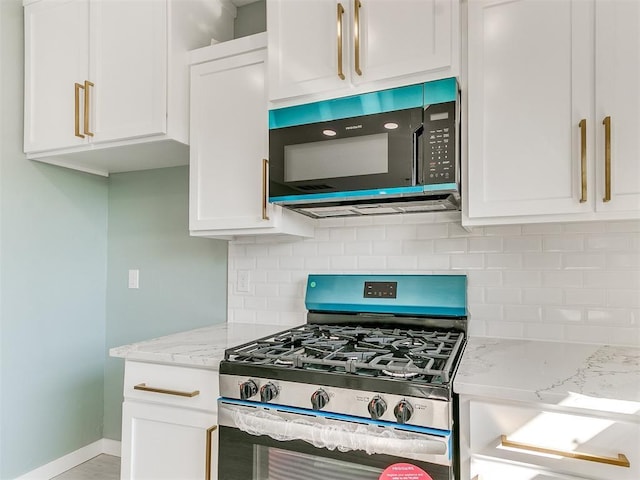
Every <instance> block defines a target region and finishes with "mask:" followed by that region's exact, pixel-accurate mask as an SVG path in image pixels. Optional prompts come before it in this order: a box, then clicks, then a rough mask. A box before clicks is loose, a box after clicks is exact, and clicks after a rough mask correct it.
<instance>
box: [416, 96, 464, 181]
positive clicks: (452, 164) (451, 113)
mask: <svg viewBox="0 0 640 480" xmlns="http://www.w3.org/2000/svg"><path fill="white" fill-rule="evenodd" d="M455 108H456V104H455V102H447V103H439V104H436V105H430V106H429V107H428V108H427V109H426V110H425V111H424V133H423V136H424V157H423V162H424V163H423V171H422V180H423V183H424V184H427V185H433V184H437V183H450V182H455V181H456V110H455Z"/></svg>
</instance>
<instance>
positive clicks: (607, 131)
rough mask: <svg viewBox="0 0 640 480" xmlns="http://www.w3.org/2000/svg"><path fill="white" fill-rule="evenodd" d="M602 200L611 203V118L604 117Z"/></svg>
mask: <svg viewBox="0 0 640 480" xmlns="http://www.w3.org/2000/svg"><path fill="white" fill-rule="evenodd" d="M602 124H603V125H604V198H603V199H602V201H603V202H609V201H611V117H609V116H607V117H604V120H602Z"/></svg>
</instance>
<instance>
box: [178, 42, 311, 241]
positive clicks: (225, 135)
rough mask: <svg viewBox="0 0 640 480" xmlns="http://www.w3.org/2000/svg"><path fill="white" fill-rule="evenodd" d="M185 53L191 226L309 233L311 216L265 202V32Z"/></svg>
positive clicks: (196, 230) (231, 232) (202, 232)
mask: <svg viewBox="0 0 640 480" xmlns="http://www.w3.org/2000/svg"><path fill="white" fill-rule="evenodd" d="M191 59H192V63H193V65H192V67H191V152H190V157H191V161H190V166H189V178H190V185H189V229H190V231H191V234H192V235H197V236H205V237H227V238H228V237H233V236H236V235H260V234H292V235H300V236H312V235H313V227H312V225H311V219H309V218H307V217H303V216H302V215H300V214H297V213H293V212H291V211H288V210H284V209H283V208H282V207H280V206H277V205H271V204H269V203H268V202H267V198H268V153H269V147H268V127H269V120H268V113H267V97H266V86H265V76H266V71H265V70H266V66H265V62H266V59H267V53H266V34H265V33H262V34H258V35H252V36H249V37H243V38H240V39H237V40H233V41H231V42H225V43H221V44H219V45H213V46H210V47H205V48H201V49H198V50H194V51H193V52H191Z"/></svg>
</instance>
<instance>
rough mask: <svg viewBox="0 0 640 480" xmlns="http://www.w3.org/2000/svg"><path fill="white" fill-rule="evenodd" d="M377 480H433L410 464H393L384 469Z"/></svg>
mask: <svg viewBox="0 0 640 480" xmlns="http://www.w3.org/2000/svg"><path fill="white" fill-rule="evenodd" d="M379 480H433V478H431V475H429V474H428V473H427V472H425V471H424V470H422V469H421V468H419V467H416V466H415V465H411V464H410V463H394V464H393V465H389V466H388V467H387V468H385V470H384V472H382V475H380V478H379Z"/></svg>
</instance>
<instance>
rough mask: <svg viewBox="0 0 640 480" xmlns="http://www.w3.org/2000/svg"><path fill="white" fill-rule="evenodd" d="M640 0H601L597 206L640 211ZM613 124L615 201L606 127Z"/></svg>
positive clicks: (607, 209)
mask: <svg viewBox="0 0 640 480" xmlns="http://www.w3.org/2000/svg"><path fill="white" fill-rule="evenodd" d="M639 85H640V2H638V1H635V0H608V1H607V0H601V1H598V2H596V114H595V119H594V121H595V136H596V162H597V165H596V173H597V176H598V178H597V181H596V193H595V195H597V197H596V209H597V210H598V211H602V212H611V211H618V212H620V211H634V210H635V211H639V210H640V88H638V86H639ZM606 118H608V121H609V122H610V128H611V140H610V141H611V157H610V162H611V163H610V165H611V167H610V168H611V169H610V178H611V180H610V189H611V190H610V198H611V199H610V200H609V201H606V202H605V201H603V199H604V198H605V196H606V191H605V185H607V182H608V180H607V175H606V173H605V165H606V163H605V162H606V157H605V151H606V143H605V140H606V138H605V134H606V132H605V128H606V127H605V125H603V121H604V120H605V119H606Z"/></svg>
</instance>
